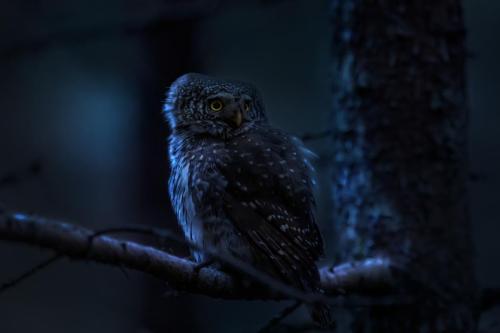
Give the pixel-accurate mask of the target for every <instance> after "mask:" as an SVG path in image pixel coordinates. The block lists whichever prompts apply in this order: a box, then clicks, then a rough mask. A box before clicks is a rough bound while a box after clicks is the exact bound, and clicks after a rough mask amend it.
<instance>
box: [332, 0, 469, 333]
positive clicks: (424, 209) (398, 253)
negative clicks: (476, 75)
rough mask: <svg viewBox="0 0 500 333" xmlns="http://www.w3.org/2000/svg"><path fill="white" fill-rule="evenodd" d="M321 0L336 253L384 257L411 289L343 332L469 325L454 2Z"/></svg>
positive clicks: (457, 8)
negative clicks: (329, 78)
mask: <svg viewBox="0 0 500 333" xmlns="http://www.w3.org/2000/svg"><path fill="white" fill-rule="evenodd" d="M331 4H332V23H333V27H334V37H333V47H334V53H335V55H334V61H335V64H334V68H335V71H334V81H335V82H336V84H335V87H334V117H333V120H332V121H333V126H334V128H335V137H334V153H335V154H334V156H335V158H334V168H333V169H334V173H333V203H334V207H335V209H334V216H333V218H334V221H335V225H336V228H337V233H338V249H339V250H338V259H339V260H343V261H345V260H352V259H360V258H364V257H376V256H388V257H390V258H391V259H392V260H393V261H394V263H395V264H396V265H397V266H398V267H400V268H402V269H403V270H404V271H406V272H408V276H409V277H411V278H410V279H405V281H401V288H402V289H404V290H405V291H406V292H410V293H411V294H412V295H414V296H415V297H417V300H416V303H415V304H413V305H411V306H395V307H390V308H388V307H385V308H376V307H373V308H370V309H368V310H364V311H361V312H358V313H357V314H356V315H355V316H354V322H353V325H352V327H353V331H355V332H367V331H368V332H384V333H390V332H405V333H407V332H473V331H475V327H476V315H475V310H474V301H475V291H476V286H475V281H474V265H473V246H472V242H471V232H470V226H469V220H468V211H467V207H468V205H467V175H468V171H467V155H466V124H467V106H466V98H465V75H464V67H465V60H466V51H465V46H464V40H465V30H464V22H463V14H462V6H461V2H460V1H458V0H433V1H429V0H411V1H397V0H332V1H331Z"/></svg>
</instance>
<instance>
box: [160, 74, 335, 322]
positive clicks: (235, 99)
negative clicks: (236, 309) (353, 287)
mask: <svg viewBox="0 0 500 333" xmlns="http://www.w3.org/2000/svg"><path fill="white" fill-rule="evenodd" d="M164 114H165V117H166V119H167V121H168V124H169V126H170V129H171V134H170V137H169V157H170V162H171V175H170V179H169V194H170V197H171V201H172V206H173V208H174V210H175V213H176V215H177V218H178V221H179V223H180V225H181V227H182V229H183V231H184V234H185V236H186V238H187V239H188V240H189V241H191V242H194V243H195V244H197V245H198V246H200V247H201V248H203V247H205V248H206V247H210V248H211V249H212V250H216V251H217V252H219V253H223V254H225V255H229V256H232V257H236V258H238V259H239V260H242V261H245V262H247V263H249V264H251V265H253V267H255V268H257V269H259V270H260V271H263V272H265V273H266V274H268V275H270V276H272V277H274V278H276V279H279V280H280V281H282V282H284V283H287V284H289V285H291V286H293V287H296V288H299V289H301V290H303V291H306V292H316V291H319V274H318V270H317V267H316V261H317V260H318V258H319V257H320V256H321V255H322V254H323V243H322V239H321V235H320V233H319V230H318V227H317V225H316V223H315V216H314V211H315V203H314V197H313V191H312V186H313V181H312V179H311V176H310V173H311V169H312V167H311V164H310V161H309V157H310V154H311V153H310V152H309V151H308V150H307V149H306V148H305V147H304V146H303V145H302V144H301V143H300V141H299V140H298V139H297V138H294V137H292V136H290V135H288V134H287V133H285V132H284V131H282V130H280V129H277V128H275V127H272V126H271V125H270V124H269V122H268V119H267V116H266V113H265V111H264V105H263V102H262V99H261V97H260V94H259V92H258V91H257V89H256V88H255V87H254V86H253V85H251V84H248V83H244V82H238V81H227V80H220V79H217V78H213V77H209V76H205V75H201V74H195V73H190V74H185V75H183V76H181V77H179V78H178V79H177V80H176V81H175V82H174V83H173V84H172V85H171V86H170V88H169V91H168V93H167V98H166V102H165V107H164ZM193 256H194V258H195V260H196V261H197V262H199V263H202V262H205V261H207V260H209V259H210V258H207V256H206V255H205V254H204V253H203V252H199V251H198V252H194V253H193ZM310 310H311V314H312V317H313V319H314V320H315V321H316V322H318V323H319V324H321V325H322V326H326V325H329V322H330V315H329V312H328V308H327V306H326V305H324V304H315V305H312V306H310Z"/></svg>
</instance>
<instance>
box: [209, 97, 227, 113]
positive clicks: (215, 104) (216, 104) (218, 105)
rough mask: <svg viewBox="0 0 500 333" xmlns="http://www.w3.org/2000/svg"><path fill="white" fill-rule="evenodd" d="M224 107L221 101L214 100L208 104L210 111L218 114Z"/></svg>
mask: <svg viewBox="0 0 500 333" xmlns="http://www.w3.org/2000/svg"><path fill="white" fill-rule="evenodd" d="M223 107H224V104H222V101H221V100H220V99H214V100H213V101H211V102H210V110H212V111H215V112H218V111H220V110H222V108H223Z"/></svg>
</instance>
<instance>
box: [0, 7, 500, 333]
mask: <svg viewBox="0 0 500 333" xmlns="http://www.w3.org/2000/svg"><path fill="white" fill-rule="evenodd" d="M465 12H466V25H467V29H468V41H467V43H468V48H469V50H470V54H471V58H470V61H469V64H468V68H467V75H468V91H469V97H470V98H469V99H470V106H471V112H470V130H469V143H470V144H469V149H470V160H471V169H472V171H473V174H474V177H473V180H474V182H471V186H470V200H471V216H472V223H473V226H474V238H475V240H476V249H477V276H478V279H479V281H480V283H481V285H482V286H485V287H486V286H499V285H500V264H499V263H500V242H499V241H498V239H499V233H500V223H499V222H498V217H499V207H498V205H499V204H500V180H499V172H498V170H500V131H499V130H498V127H499V125H500V112H499V106H500V64H499V59H500V43H498V34H499V32H500V20H498V13H499V12H500V2H495V1H487V0H467V1H465ZM330 40H331V29H330V22H329V17H328V3H327V1H325V0H322V1H308V0H289V1H269V0H268V1H257V0H255V1H250V0H248V1H229V0H226V1H208V0H205V1H173V0H170V1H167V0H147V1H132V0H107V1H102V0H101V1H96V0H90V1H81V0H80V1H71V2H69V1H63V0H55V1H51V2H42V1H37V0H20V1H6V0H4V1H0V161H1V163H0V178H2V177H3V179H10V180H12V181H10V180H9V181H6V182H5V184H4V185H2V186H1V187H0V203H2V204H3V205H4V206H6V207H7V208H8V209H12V210H19V211H25V212H33V213H37V214H41V215H44V216H49V217H53V218H57V219H63V220H66V221H70V222H74V223H79V224H82V225H85V226H87V227H90V228H96V229H97V228H103V227H106V226H111V225H120V224H128V223H145V224H150V225H157V226H163V227H169V228H173V229H175V230H178V229H177V226H176V223H175V219H174V217H173V216H172V213H171V208H170V204H169V201H168V196H167V192H166V180H167V177H168V172H169V170H168V161H167V159H166V135H167V128H166V124H165V122H164V121H163V118H162V115H161V107H162V100H163V95H164V92H165V89H166V88H167V87H168V85H169V83H170V82H171V81H172V80H173V79H175V78H176V77H177V76H178V75H180V74H182V73H184V72H188V71H200V72H204V73H208V74H212V75H216V76H222V77H227V78H235V79H240V80H247V81H251V82H254V83H255V84H256V85H257V86H258V87H260V89H261V91H262V93H263V95H264V98H265V101H266V104H267V109H268V113H269V115H270V118H271V120H272V122H273V123H274V124H275V125H277V126H280V127H283V128H285V129H287V130H289V131H290V132H292V133H297V134H300V133H305V132H318V131H322V130H324V129H326V128H327V127H328V121H329V119H330V118H329V113H330V112H331V110H330V104H331V103H330V94H331V88H330V86H331V82H332V80H335V78H334V77H331V75H330V72H331V70H330V69H331V63H330V61H331V57H330V53H331V49H332V47H335V46H334V45H331V41H330ZM310 146H311V148H313V149H314V150H315V151H316V152H317V153H318V154H319V155H320V156H322V159H320V160H319V162H318V165H317V168H318V170H319V172H320V180H321V181H320V190H319V192H318V199H319V201H320V207H319V210H320V212H319V214H320V222H321V228H322V230H323V232H324V234H325V238H326V239H327V241H328V239H329V238H330V237H329V233H331V230H332V228H331V223H332V222H331V221H330V220H329V215H328V208H329V207H328V200H329V189H328V169H327V167H326V165H325V163H324V161H325V159H327V158H328V145H327V144H325V143H324V142H321V141H317V142H311V144H310ZM33 169H34V170H33ZM38 169H39V170H38ZM5 177H7V178H5ZM16 178H18V180H16ZM328 246H329V248H331V246H332V244H328ZM177 251H178V253H183V252H184V251H183V249H177ZM49 255H50V253H47V252H45V251H41V250H39V249H36V248H30V247H26V246H21V245H14V244H6V243H0V283H1V282H3V281H6V280H8V279H9V278H12V277H14V276H16V275H17V274H19V273H20V272H22V271H24V270H25V269H27V268H29V267H31V266H32V265H34V264H36V263H38V262H39V261H40V260H43V259H44V258H47V257H48V256H49ZM165 290H166V289H165V287H164V286H163V285H162V284H161V283H159V282H158V281H155V280H153V279H151V278H149V277H148V276H144V275H142V274H139V273H135V272H129V273H128V277H126V276H125V275H124V274H123V273H122V272H121V271H120V270H118V269H116V268H110V267H105V266H99V265H97V264H93V263H72V262H70V261H69V260H65V261H63V262H60V263H58V264H56V265H54V266H51V267H50V268H48V269H46V270H45V271H43V272H40V273H39V274H38V275H36V276H35V277H33V278H31V279H29V280H28V281H26V282H24V283H23V284H21V285H19V286H18V287H16V288H15V289H12V290H10V291H8V292H6V293H4V294H2V295H0V332H2V333H3V332H5V333H11V332H12V333H18V332H23V333H24V332H54V333H58V332H75V333H80V332H81V333H83V332H96V333H97V332H124V333H126V332H134V333H147V332H151V333H156V332H177V331H187V332H236V331H237V332H253V331H255V330H256V329H258V328H259V327H261V326H262V325H263V324H264V323H265V322H266V321H267V320H268V319H269V318H271V317H272V316H273V315H274V314H275V312H276V311H277V309H279V308H280V307H282V306H283V304H281V305H279V304H275V303H265V302H237V301H230V302H229V301H227V302H226V301H218V300H212V299H208V298H205V297H200V296H187V295H181V296H177V297H167V296H164V295H163V294H164V292H165ZM302 315H303V314H302V313H299V314H298V315H296V316H295V317H294V318H292V319H291V320H292V321H294V320H295V321H300V320H301V316H302Z"/></svg>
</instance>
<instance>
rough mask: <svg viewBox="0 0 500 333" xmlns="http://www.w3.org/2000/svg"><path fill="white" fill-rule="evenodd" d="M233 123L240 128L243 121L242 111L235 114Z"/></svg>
mask: <svg viewBox="0 0 500 333" xmlns="http://www.w3.org/2000/svg"><path fill="white" fill-rule="evenodd" d="M231 121H232V122H233V123H234V124H235V125H236V127H240V126H241V123H242V121H243V116H242V115H241V111H240V110H237V111H236V112H235V113H234V116H233V118H232V119H231Z"/></svg>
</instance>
